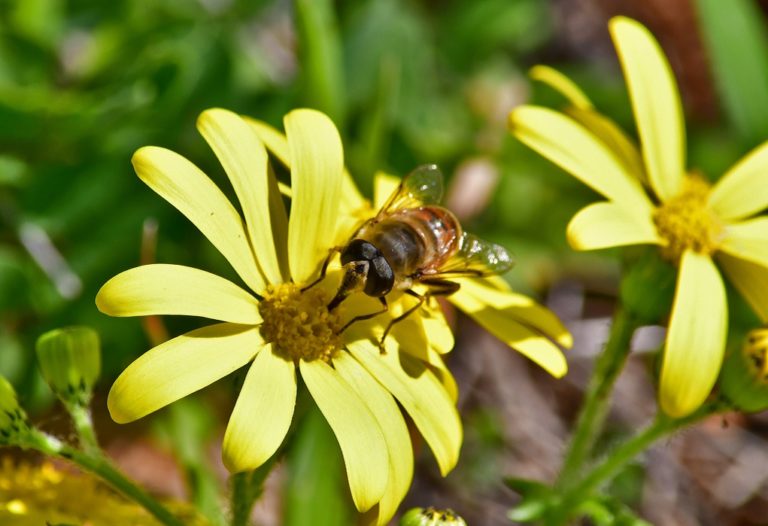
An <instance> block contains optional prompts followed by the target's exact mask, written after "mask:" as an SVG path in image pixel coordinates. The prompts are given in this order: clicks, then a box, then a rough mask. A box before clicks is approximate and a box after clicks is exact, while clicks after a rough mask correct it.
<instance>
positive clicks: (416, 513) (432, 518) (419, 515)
mask: <svg viewBox="0 0 768 526" xmlns="http://www.w3.org/2000/svg"><path fill="white" fill-rule="evenodd" d="M400 526H467V523H466V522H465V521H464V519H462V518H461V517H459V516H458V515H456V514H455V513H454V512H453V511H452V510H436V509H435V508H431V507H430V508H426V509H424V508H413V509H411V510H409V511H407V512H406V513H405V515H403V517H402V518H401V519H400Z"/></svg>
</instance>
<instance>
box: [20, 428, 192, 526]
mask: <svg viewBox="0 0 768 526" xmlns="http://www.w3.org/2000/svg"><path fill="white" fill-rule="evenodd" d="M89 416H90V415H89ZM94 439H95V436H94ZM23 446H26V447H30V448H32V449H36V450H38V451H40V452H41V453H44V454H46V455H49V456H55V457H60V458H64V459H67V460H69V461H71V462H73V463H74V464H76V465H77V466H79V467H80V468H81V469H83V470H84V471H88V472H90V473H93V474H94V475H96V476H98V477H100V478H101V479H103V480H104V481H106V482H107V483H108V484H109V485H111V486H112V487H113V488H115V489H116V490H117V491H119V492H120V493H121V494H123V495H124V496H125V497H127V498H128V499H130V500H132V501H134V502H136V503H137V504H140V505H141V506H142V507H143V508H144V509H146V510H147V511H148V512H149V513H151V514H152V515H153V516H154V517H155V518H156V519H157V520H159V521H160V522H161V523H163V524H165V525H166V526H184V523H183V522H182V521H181V520H179V519H177V518H176V517H175V516H174V515H173V514H172V513H171V512H170V511H169V510H168V509H167V508H166V507H165V506H163V505H162V504H160V503H159V502H158V501H156V500H155V499H154V498H152V497H151V496H150V495H149V494H148V493H147V492H145V491H144V490H143V489H141V488H140V487H139V486H137V485H136V484H135V483H133V482H132V481H131V480H130V479H128V478H127V477H126V476H125V475H124V474H123V473H121V472H120V471H119V470H118V469H117V468H115V466H114V465H112V463H111V462H110V461H109V459H107V458H106V457H105V456H104V455H103V454H102V453H101V452H100V451H99V450H98V449H97V452H96V453H91V452H87V451H80V450H79V449H76V448H73V447H71V446H69V445H67V444H65V443H64V442H61V441H60V440H58V439H57V438H55V437H52V436H50V435H46V434H45V433H43V432H41V431H39V430H37V429H32V430H30V432H29V434H28V436H27V438H26V440H25V443H24V444H23Z"/></svg>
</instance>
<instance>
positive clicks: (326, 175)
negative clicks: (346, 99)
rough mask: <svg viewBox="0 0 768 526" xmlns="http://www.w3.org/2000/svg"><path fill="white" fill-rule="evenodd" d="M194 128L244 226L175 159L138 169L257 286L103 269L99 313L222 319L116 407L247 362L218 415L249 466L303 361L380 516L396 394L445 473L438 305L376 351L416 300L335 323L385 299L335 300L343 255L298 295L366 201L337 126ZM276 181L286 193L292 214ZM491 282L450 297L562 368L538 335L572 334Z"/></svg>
mask: <svg viewBox="0 0 768 526" xmlns="http://www.w3.org/2000/svg"><path fill="white" fill-rule="evenodd" d="M198 129H199V130H200V132H201V133H202V135H203V137H204V138H205V139H206V141H207V142H208V143H209V145H210V146H211V147H212V149H213V150H214V152H215V153H216V155H217V157H218V159H219V161H220V162H221V164H222V165H223V167H224V170H225V172H226V174H227V176H228V177H229V179H230V181H231V183H232V186H233V187H234V190H235V193H236V194H237V197H238V200H239V201H240V205H241V208H242V211H243V216H244V221H243V218H242V217H241V215H240V214H239V213H238V211H237V210H236V209H235V208H234V207H233V206H232V204H231V203H230V202H229V201H228V200H227V198H226V197H225V196H224V194H223V193H222V192H221V191H220V190H219V188H218V187H216V185H214V184H213V182H211V180H210V179H209V178H208V177H207V176H206V175H205V174H203V172H201V171H200V170H199V169H198V168H197V167H196V166H195V165H193V164H192V163H190V162H189V161H188V160H186V159H185V158H184V157H181V156H180V155H178V154H176V153H174V152H171V151H169V150H165V149H162V148H158V147H145V148H142V149H140V150H139V151H137V152H136V154H135V155H134V157H133V164H134V167H135V169H136V172H137V174H138V175H139V177H140V178H141V179H142V180H143V181H144V182H145V183H147V184H148V185H149V186H150V187H151V188H152V189H153V190H155V191H156V192H157V193H158V194H160V195H161V196H162V197H163V198H165V199H166V200H167V201H168V202H170V203H171V204H172V205H173V206H175V207H176V208H177V209H179V210H180V211H181V212H182V213H183V214H184V215H185V216H186V217H187V218H188V219H189V220H190V221H192V222H193V223H194V224H195V225H196V226H197V227H198V229H200V231H201V232H202V233H203V234H204V235H205V236H206V237H207V238H208V239H209V240H210V241H211V242H212V243H213V245H214V246H215V247H216V248H217V249H218V250H219V251H220V252H221V253H222V254H223V255H224V256H225V258H226V259H227V260H228V261H229V262H230V264H231V265H232V267H233V268H234V269H235V270H236V271H237V273H238V275H239V276H240V278H241V279H242V280H243V282H244V283H245V284H246V285H247V286H248V288H249V289H250V291H246V290H245V289H243V288H241V287H240V286H238V285H236V284H234V283H232V282H231V281H228V280H226V279H224V278H221V277H219V276H216V275H214V274H211V273H208V272H204V271H202V270H198V269H195V268H190V267H185V266H179V265H166V264H154V265H145V266H141V267H137V268H133V269H130V270H128V271H125V272H123V273H121V274H119V275H117V276H115V277H114V278H112V279H111V280H109V281H108V282H107V283H106V284H105V285H104V286H103V287H102V289H101V290H100V291H99V293H98V295H97V298H96V303H97V305H98V307H99V309H100V310H101V311H102V312H104V313H106V314H110V315H113V316H147V315H167V314H176V315H189V316H199V317H203V318H210V319H214V320H219V321H221V322H223V323H219V324H215V325H209V326H207V327H203V328H201V329H197V330H194V331H192V332H189V333H187V334H184V335H182V336H179V337H177V338H174V339H172V340H170V341H168V342H165V343H163V344H161V345H158V346H157V347H155V348H153V349H151V350H150V351H148V352H147V353H145V354H144V355H143V356H141V357H140V358H138V359H137V360H136V361H135V362H133V363H132V364H131V365H130V366H129V367H128V368H127V369H126V370H125V371H124V372H123V373H122V374H121V375H120V377H119V378H118V379H117V381H116V382H115V384H114V385H113V387H112V390H111V391H110V394H109V399H108V405H109V409H110V412H111V414H112V417H113V418H114V419H115V420H116V421H118V422H130V421H132V420H136V419H138V418H141V417H143V416H145V415H147V414H149V413H151V412H153V411H155V410H157V409H159V408H161V407H163V406H165V405H167V404H170V403H172V402H174V401H176V400H178V399H179V398H182V397H184V396H186V395H188V394H190V393H192V392H194V391H197V390H199V389H201V388H203V387H205V386H207V385H209V384H211V383H213V382H215V381H216V380H218V379H220V378H222V377H223V376H225V375H227V374H230V373H232V372H233V371H235V370H237V369H239V368H240V367H243V366H244V365H246V364H248V363H250V362H252V364H251V365H250V367H249V370H248V374H247V376H246V378H245V382H244V384H243V387H242V390H241V392H240V395H239V396H238V399H237V402H236V404H235V407H234V410H233V412H232V415H231V417H230V420H229V424H228V426H227V430H226V433H225V437H224V446H223V457H224V462H225V464H226V466H227V467H228V468H229V470H230V471H232V472H239V471H245V470H251V469H255V468H257V467H258V466H260V465H261V464H263V463H264V462H265V461H266V460H267V459H269V458H270V457H271V456H272V455H273V454H274V453H275V452H276V451H277V449H278V448H279V446H280V444H281V443H282V442H283V439H284V438H285V435H286V433H287V432H288V428H289V425H290V423H291V420H292V417H293V411H294V405H295V402H296V391H297V377H296V371H297V370H298V372H299V374H300V375H301V377H302V379H303V382H304V384H305V385H306V386H307V389H308V391H309V392H310V394H311V395H312V398H313V399H314V400H315V402H316V403H317V405H318V407H319V409H320V411H321V412H322V413H323V415H324V416H325V418H326V419H327V420H328V423H329V424H330V426H331V428H332V429H333V431H334V433H335V435H336V438H337V440H338V441H339V444H340V446H341V450H342V453H343V457H344V461H345V465H346V469H347V476H348V479H349V484H350V488H351V491H352V497H353V500H354V502H355V505H356V506H357V508H358V509H359V510H360V511H366V510H369V509H371V508H372V507H374V506H375V505H377V504H378V507H377V508H373V510H372V515H373V518H372V520H373V521H374V522H376V523H378V524H384V523H386V522H387V521H388V520H389V519H390V518H391V517H392V516H393V515H394V513H395V511H396V510H397V507H398V505H399V503H400V502H401V501H402V499H403V497H404V496H405V493H406V492H407V490H408V488H409V486H410V483H411V479H412V475H413V452H412V446H411V441H410V437H409V434H408V429H407V427H406V424H405V420H404V418H403V415H402V413H401V410H400V407H398V403H399V404H400V406H401V407H402V408H403V409H404V410H405V412H406V413H408V415H409V416H410V418H411V419H412V420H413V422H414V424H415V425H416V427H417V428H418V429H419V431H420V432H421V434H422V435H423V436H424V438H425V439H426V441H427V443H428V444H429V445H430V447H431V449H432V451H433V453H434V455H435V457H436V459H437V462H438V465H439V467H440V470H441V472H442V473H443V474H446V473H448V472H449V471H450V470H451V469H452V468H453V467H454V465H455V464H456V462H457V460H458V454H459V449H460V446H461V442H462V428H461V423H460V421H459V416H458V413H457V411H456V407H455V401H456V397H457V390H456V385H455V381H454V380H453V377H452V376H451V374H450V372H449V371H448V370H447V369H446V368H445V365H444V363H443V361H442V357H441V356H440V355H441V354H442V353H445V352H448V351H449V350H450V349H451V347H452V346H453V336H452V334H451V331H450V329H449V327H448V326H447V324H446V322H445V318H444V317H443V315H442V312H441V311H440V309H439V306H437V304H436V302H435V304H434V305H425V307H424V308H422V309H419V310H418V311H417V312H416V313H414V315H412V316H409V317H408V318H407V319H405V320H404V321H403V322H402V323H398V324H397V325H395V326H394V327H393V330H392V332H391V333H390V334H391V336H390V337H388V338H387V339H386V341H385V347H386V350H387V352H386V353H383V354H382V353H381V352H380V350H379V347H378V341H379V339H380V336H381V335H382V333H383V331H384V328H385V327H386V326H387V324H388V322H389V321H390V320H391V319H393V318H394V317H396V316H398V315H399V314H401V313H403V312H405V310H407V309H408V308H409V306H410V303H409V302H410V301H412V300H413V298H410V297H408V296H402V297H399V296H398V295H393V297H392V298H388V303H389V306H390V308H389V311H388V312H386V313H384V314H381V315H379V316H376V317H374V318H372V319H370V320H367V321H363V322H359V323H355V324H354V325H352V326H350V328H349V330H344V331H341V328H342V327H344V326H345V323H346V321H348V320H350V319H351V318H353V317H354V316H356V315H360V314H367V313H371V312H375V311H377V310H380V305H379V302H378V301H376V300H375V299H374V298H370V297H368V296H365V295H363V294H355V295H353V296H351V297H350V298H349V299H348V300H347V301H345V302H344V303H342V304H341V306H340V307H339V308H338V309H334V310H332V311H329V310H328V309H327V307H326V306H327V305H328V303H329V300H330V299H331V298H332V297H333V294H334V293H335V292H336V290H337V289H338V286H339V281H340V274H341V273H340V270H339V266H338V265H337V264H336V265H332V266H331V268H330V271H329V272H328V275H327V278H326V279H325V280H323V281H321V282H320V283H319V284H318V285H317V286H314V287H312V288H308V289H306V290H303V287H304V286H305V285H306V284H308V283H311V282H313V280H314V279H315V278H316V277H317V276H318V274H319V272H320V268H321V266H322V263H323V261H324V260H325V259H326V257H327V255H328V253H329V250H330V248H331V247H333V246H338V245H340V244H344V243H346V242H347V241H348V240H349V238H350V236H351V235H352V233H353V232H354V231H355V230H356V228H357V227H358V226H359V225H360V223H361V221H362V220H365V219H366V218H368V217H370V215H371V213H372V210H373V209H372V208H371V206H370V204H369V203H368V202H367V201H366V200H364V199H363V198H362V197H361V196H360V194H359V192H358V190H357V189H356V187H355V185H354V183H353V182H352V179H351V177H350V176H349V174H348V173H347V172H346V171H345V170H344V162H343V151H342V144H341V140H340V138H339V134H338V131H337V130H336V128H335V127H334V125H333V123H332V122H331V121H330V120H329V119H328V118H327V117H326V116H325V115H323V114H322V113H319V112H317V111H313V110H296V111H293V112H291V113H289V114H288V115H287V116H286V117H285V130H286V131H285V134H282V133H281V132H279V131H277V130H275V129H274V128H271V127H270V126H268V125H266V124H264V123H262V122H260V121H256V120H253V119H249V118H247V117H241V116H239V115H236V114H234V113H232V112H229V111H226V110H222V109H212V110H207V111H205V112H203V114H202V115H201V116H200V118H199V120H198ZM267 151H269V152H270V153H271V154H272V155H273V156H274V157H275V158H276V159H277V160H278V161H279V162H280V163H281V164H283V165H284V166H286V167H287V168H288V169H289V170H290V177H291V185H290V188H288V187H280V186H279V185H278V183H277V181H276V178H275V176H274V173H273V171H272V169H271V167H270V165H269V160H268V153H267ZM391 184H392V180H391V178H387V177H385V176H383V175H380V176H378V177H377V188H378V190H377V194H376V197H375V199H376V202H377V203H379V202H383V201H384V199H386V197H387V195H388V193H389V192H390V191H391V190H392V188H391V186H389V185H391ZM281 191H282V192H283V193H285V194H287V195H289V196H290V199H291V207H290V217H289V216H288V214H287V213H286V210H285V204H284V202H283V198H282V196H281V195H280V192H281ZM382 192H386V193H382ZM489 283H490V282H489ZM494 287H497V286H496V285H489V284H488V283H483V282H478V283H476V284H473V285H470V284H468V285H467V287H466V288H464V287H463V288H462V291H461V292H460V293H458V294H456V295H455V299H454V300H455V301H456V303H457V304H459V305H461V306H463V308H464V309H465V310H468V311H469V312H471V313H473V314H474V315H476V316H477V317H478V319H480V320H481V323H483V321H482V320H486V321H485V324H486V325H492V326H493V327H495V328H496V329H497V331H496V332H497V333H499V334H500V335H501V336H502V337H503V338H504V339H505V340H506V341H508V342H511V341H514V345H515V347H516V348H519V350H521V352H523V353H525V354H527V355H529V356H531V357H532V358H533V359H535V360H537V361H538V362H539V363H541V364H542V365H543V366H545V367H546V368H547V369H548V370H550V371H551V372H552V373H553V374H556V375H558V376H559V375H562V374H564V372H565V361H564V359H563V357H562V353H561V352H560V350H559V348H558V347H557V345H556V344H555V343H552V342H551V341H550V340H549V339H548V338H546V337H545V336H544V335H551V336H550V337H551V338H553V339H555V340H556V341H558V342H560V343H561V344H568V345H569V344H570V339H569V338H570V336H569V335H568V334H567V331H565V329H564V328H563V327H562V325H560V323H559V321H558V320H557V319H556V318H555V316H554V315H553V314H551V313H550V312H549V311H547V310H546V309H544V308H543V307H540V306H538V305H535V304H534V303H533V302H532V301H531V300H529V299H528V298H525V297H522V296H519V295H515V294H512V293H509V292H504V291H503V287H502V289H498V288H494ZM478 295H479V296H480V297H477V296H478ZM485 298H487V299H488V301H486V299H485ZM510 314H514V315H515V316H516V318H515V319H517V320H519V321H517V322H512V323H510V324H509V325H507V324H503V323H502V322H501V321H500V317H501V316H509V315H510ZM369 517H370V515H369Z"/></svg>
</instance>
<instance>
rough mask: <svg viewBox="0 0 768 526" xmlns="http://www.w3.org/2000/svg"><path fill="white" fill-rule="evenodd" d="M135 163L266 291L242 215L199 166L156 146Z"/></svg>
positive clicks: (147, 180)
mask: <svg viewBox="0 0 768 526" xmlns="http://www.w3.org/2000/svg"><path fill="white" fill-rule="evenodd" d="M132 162H133V167H134V169H135V170H136V173H137V174H138V176H139V178H141V180H142V181H144V182H145V183H147V185H148V186H149V187H150V188H152V189H153V190H154V191H155V192H157V193H158V194H159V195H160V196H162V197H163V199H165V200H166V201H168V202H169V203H170V204H172V205H173V206H174V207H176V208H177V209H178V210H179V211H180V212H181V213H182V214H184V215H185V216H186V217H187V219H189V220H190V221H192V223H193V224H194V225H195V226H196V227H197V228H198V229H199V230H200V232H202V233H203V235H204V236H205V237H207V238H208V239H209V240H210V242H211V243H213V246H215V247H216V248H217V249H218V250H219V252H221V253H222V254H223V255H224V257H225V258H227V261H229V263H230V264H231V265H232V267H233V268H234V269H235V270H236V271H237V273H238V274H239V275H240V277H241V278H242V279H243V281H245V283H246V284H247V285H248V286H249V287H250V288H251V289H252V290H254V291H256V292H259V293H261V292H263V291H264V288H265V285H266V282H265V281H264V277H263V276H262V275H261V273H260V272H259V269H258V265H257V264H256V260H255V259H254V256H253V252H252V251H251V246H250V244H249V243H248V234H246V233H245V229H244V228H243V221H242V219H241V218H240V215H239V214H238V213H237V211H236V210H235V209H234V207H233V206H232V204H231V203H230V202H229V201H228V200H227V198H226V197H225V196H224V194H223V193H222V192H221V190H219V188H218V187H217V186H216V185H215V184H213V182H212V181H211V180H210V179H209V178H208V177H207V176H206V175H205V174H204V173H203V172H201V171H200V169H199V168H198V167H197V166H195V165H194V164H192V163H191V162H189V161H188V160H187V159H185V158H184V157H182V156H181V155H179V154H177V153H175V152H172V151H170V150H166V149H164V148H158V147H155V146H145V147H144V148H140V149H139V150H138V151H137V152H136V153H135V154H134V155H133V159H132Z"/></svg>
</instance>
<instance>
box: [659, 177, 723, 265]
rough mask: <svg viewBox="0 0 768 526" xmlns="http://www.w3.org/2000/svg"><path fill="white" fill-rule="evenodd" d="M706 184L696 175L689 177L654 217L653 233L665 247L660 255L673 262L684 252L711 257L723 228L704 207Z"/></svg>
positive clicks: (707, 188) (706, 192) (705, 205)
mask: <svg viewBox="0 0 768 526" xmlns="http://www.w3.org/2000/svg"><path fill="white" fill-rule="evenodd" d="M708 195H709V184H708V183H707V181H705V180H704V179H703V178H702V177H701V176H699V175H695V174H694V175H688V176H687V177H686V178H685V179H684V180H683V189H682V191H681V192H680V193H679V194H678V195H676V196H675V197H673V198H671V199H669V200H668V201H666V202H665V203H663V204H662V205H661V206H660V207H659V208H657V209H656V211H655V212H654V214H653V222H654V224H655V225H656V230H657V232H658V233H659V236H661V238H662V239H664V240H665V241H666V244H665V245H663V246H662V249H661V251H662V255H663V256H664V257H665V258H667V259H669V260H671V261H674V262H677V261H679V260H680V258H681V257H682V255H683V252H685V251H686V250H693V251H694V252H697V253H699V254H704V255H711V254H713V253H714V252H715V251H716V250H717V248H718V246H719V244H720V241H721V239H722V235H723V226H722V224H721V223H720V221H719V219H718V217H717V216H716V215H715V214H714V212H713V211H712V210H711V209H710V208H709V207H708V206H707V196H708Z"/></svg>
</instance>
